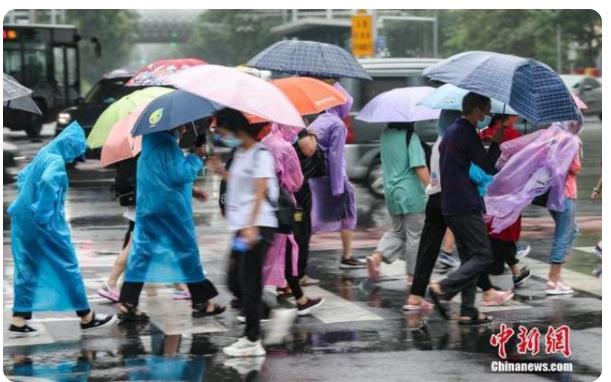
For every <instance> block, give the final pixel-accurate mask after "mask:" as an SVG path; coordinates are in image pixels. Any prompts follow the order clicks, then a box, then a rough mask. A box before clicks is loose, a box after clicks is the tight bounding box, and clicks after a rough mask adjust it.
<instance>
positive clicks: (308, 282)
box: [299, 275, 320, 286]
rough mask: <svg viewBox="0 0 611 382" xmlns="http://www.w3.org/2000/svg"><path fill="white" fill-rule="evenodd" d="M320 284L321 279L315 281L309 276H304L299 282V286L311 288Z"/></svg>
mask: <svg viewBox="0 0 611 382" xmlns="http://www.w3.org/2000/svg"><path fill="white" fill-rule="evenodd" d="M318 284H320V280H319V279H315V278H312V277H310V276H308V275H304V276H303V277H302V278H301V279H300V280H299V285H301V286H310V285H318Z"/></svg>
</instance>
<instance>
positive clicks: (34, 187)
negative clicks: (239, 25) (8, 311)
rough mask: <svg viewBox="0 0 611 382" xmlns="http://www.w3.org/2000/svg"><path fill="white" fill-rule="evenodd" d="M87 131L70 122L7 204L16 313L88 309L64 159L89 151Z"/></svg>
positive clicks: (27, 169)
mask: <svg viewBox="0 0 611 382" xmlns="http://www.w3.org/2000/svg"><path fill="white" fill-rule="evenodd" d="M85 149H86V146H85V134H84V133H83V129H82V128H81V126H79V124H78V123H76V122H73V123H71V124H70V125H69V126H68V127H67V128H66V129H65V130H64V131H62V133H61V134H60V135H58V136H57V137H56V138H55V139H53V140H52V141H51V142H49V144H47V145H46V146H45V147H43V148H42V149H41V150H40V151H39V152H38V154H36V156H35V157H34V159H33V160H32V162H30V164H28V165H27V166H26V167H25V168H24V169H23V170H22V171H21V172H20V173H19V175H18V177H17V190H18V194H17V199H15V201H14V202H13V203H11V205H10V206H9V208H8V210H7V211H8V213H9V215H10V216H11V241H12V242H11V244H12V252H13V261H14V263H15V276H14V291H15V300H14V303H13V310H14V311H15V312H33V311H65V310H85V309H88V308H89V304H88V303H87V295H86V294H85V286H84V285H83V279H82V277H81V272H80V270H79V266H78V261H77V258H76V253H75V251H74V247H73V246H72V240H71V237H70V227H69V226H68V223H67V222H66V218H65V216H64V201H65V197H66V192H67V191H68V175H67V173H66V166H65V165H66V163H69V162H72V161H74V159H76V158H77V157H79V156H81V155H83V154H84V153H85Z"/></svg>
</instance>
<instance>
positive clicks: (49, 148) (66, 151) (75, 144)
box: [39, 121, 87, 163]
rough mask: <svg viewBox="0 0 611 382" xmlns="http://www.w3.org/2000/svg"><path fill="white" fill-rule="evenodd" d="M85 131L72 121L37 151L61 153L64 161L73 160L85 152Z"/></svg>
mask: <svg viewBox="0 0 611 382" xmlns="http://www.w3.org/2000/svg"><path fill="white" fill-rule="evenodd" d="M86 149H87V145H86V144H85V133H84V131H83V128H82V127H81V125H79V124H78V122H76V121H74V122H72V123H71V124H70V125H68V127H66V128H65V129H64V131H62V132H61V133H60V134H59V135H58V136H57V137H55V139H53V140H52V141H51V142H49V143H48V144H47V145H46V146H45V147H44V148H42V149H41V150H40V152H39V154H40V153H43V152H48V153H53V154H58V155H61V157H62V158H63V159H64V162H66V163H70V162H73V161H74V160H75V159H76V158H78V157H80V156H82V155H83V154H85V150H86Z"/></svg>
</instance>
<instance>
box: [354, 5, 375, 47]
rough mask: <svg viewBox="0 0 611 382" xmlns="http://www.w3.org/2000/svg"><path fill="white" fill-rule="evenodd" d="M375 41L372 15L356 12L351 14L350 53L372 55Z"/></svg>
mask: <svg viewBox="0 0 611 382" xmlns="http://www.w3.org/2000/svg"><path fill="white" fill-rule="evenodd" d="M374 48H375V41H374V33H373V16H372V15H370V14H363V13H357V14H356V15H353V16H352V54H353V55H354V56H355V57H372V56H373V55H374Z"/></svg>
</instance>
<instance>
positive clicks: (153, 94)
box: [87, 87, 174, 149]
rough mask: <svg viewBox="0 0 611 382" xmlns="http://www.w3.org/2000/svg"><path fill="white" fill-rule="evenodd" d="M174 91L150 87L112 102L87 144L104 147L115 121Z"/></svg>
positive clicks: (92, 130) (95, 126)
mask: <svg viewBox="0 0 611 382" xmlns="http://www.w3.org/2000/svg"><path fill="white" fill-rule="evenodd" d="M172 91H174V90H173V89H168V88H160V87H150V88H146V89H142V90H137V91H135V92H133V93H130V94H128V95H126V96H124V97H121V98H120V99H119V100H117V101H115V102H113V103H111V104H110V106H108V107H107V108H106V110H104V112H103V113H102V114H101V115H100V116H99V117H98V119H97V121H96V122H95V124H94V125H93V128H92V129H91V133H89V136H88V137H87V144H88V145H89V147H91V148H92V149H95V148H98V147H102V145H103V144H104V142H106V138H107V137H108V134H109V133H110V130H111V129H112V127H113V126H114V125H115V123H117V122H119V121H120V120H122V119H123V118H125V117H127V115H128V114H129V113H130V112H131V111H133V110H134V109H135V108H136V107H137V106H139V105H142V104H144V103H148V102H150V101H151V100H153V99H155V98H157V97H159V96H161V95H163V94H166V93H169V92H172Z"/></svg>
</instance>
